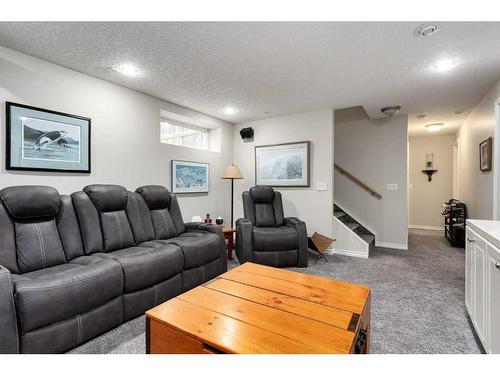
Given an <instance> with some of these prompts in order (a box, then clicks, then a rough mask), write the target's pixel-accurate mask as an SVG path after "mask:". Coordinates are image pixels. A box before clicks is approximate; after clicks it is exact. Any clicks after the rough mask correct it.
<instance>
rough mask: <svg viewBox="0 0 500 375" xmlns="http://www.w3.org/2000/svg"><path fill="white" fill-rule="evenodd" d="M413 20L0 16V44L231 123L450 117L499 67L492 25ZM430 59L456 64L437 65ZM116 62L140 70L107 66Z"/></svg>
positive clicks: (499, 46) (499, 34) (499, 30)
mask: <svg viewBox="0 0 500 375" xmlns="http://www.w3.org/2000/svg"><path fill="white" fill-rule="evenodd" d="M418 25H419V23H415V22H401V23H338V22H337V23H334V22H327V23H307V22H302V23H274V22H273V23H253V22H250V23H221V22H214V23H199V22H191V23H179V22H173V23H172V22H169V23H158V22H149V23H129V22H125V23H121V22H104V23H96V22H83V23H54V22H47V23H20V22H0V45H3V46H6V47H10V48H13V49H16V50H19V51H22V52H26V53H28V54H31V55H34V56H37V57H40V58H42V59H45V60H48V61H51V62H54V63H56V64H60V65H63V66H66V67H69V68H72V69H75V70H77V71H80V72H83V73H87V74H90V75H92V76H96V77H99V78H103V79H105V80H108V81H111V82H115V83H117V84H120V85H123V86H126V87H129V88H132V89H135V90H138V91H141V92H144V93H147V94H150V95H153V96H156V97H158V98H161V99H165V100H167V101H171V102H174V103H176V104H179V105H183V106H186V107H189V108H192V109H195V110H198V111H200V112H204V113H206V114H209V115H212V116H215V117H218V118H221V119H224V120H227V121H229V122H241V121H251V120H257V119H261V118H265V117H272V116H278V115H284V114H290V113H297V112H303V111H309V110H316V109H322V108H329V107H332V108H344V107H351V106H357V105H361V106H363V107H364V108H365V110H366V112H367V113H368V115H369V116H370V117H379V116H380V113H379V109H380V108H381V107H383V106H387V105H392V104H400V105H402V106H403V110H402V113H409V114H419V113H434V114H435V115H436V116H448V117H446V119H448V120H450V121H451V120H453V116H452V114H453V112H454V111H456V110H470V108H471V107H472V106H474V105H475V104H477V103H478V102H479V100H480V99H481V97H482V96H483V95H484V94H485V93H486V91H487V90H488V89H489V87H490V86H491V85H492V84H493V83H494V81H495V80H496V79H498V77H499V76H500V53H499V51H500V23H438V25H439V27H440V30H439V31H438V32H437V33H435V34H433V35H431V36H429V37H426V38H417V37H415V36H414V34H413V30H414V29H415V28H416V27H417V26H418ZM438 58H453V59H455V60H456V61H458V62H459V64H458V66H457V67H456V68H455V69H454V70H453V71H451V72H448V73H445V74H443V73H436V72H433V71H432V69H430V66H431V65H432V64H433V63H434V62H435V61H436V59H438ZM124 62H128V63H133V64H136V65H137V66H138V67H140V69H142V70H143V71H144V74H143V75H142V76H139V77H134V78H130V77H125V76H122V75H120V74H118V73H116V72H114V71H113V70H110V67H112V66H115V65H117V64H120V63H124ZM226 106H232V107H235V108H237V109H238V110H239V111H238V112H237V113H236V114H233V115H227V114H225V113H224V111H223V108H224V107H226ZM462 120H463V119H462Z"/></svg>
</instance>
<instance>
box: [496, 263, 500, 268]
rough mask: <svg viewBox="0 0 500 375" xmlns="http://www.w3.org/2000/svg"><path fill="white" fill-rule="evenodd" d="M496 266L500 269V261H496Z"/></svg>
mask: <svg viewBox="0 0 500 375" xmlns="http://www.w3.org/2000/svg"><path fill="white" fill-rule="evenodd" d="M495 268H496V269H497V270H500V263H499V262H495Z"/></svg>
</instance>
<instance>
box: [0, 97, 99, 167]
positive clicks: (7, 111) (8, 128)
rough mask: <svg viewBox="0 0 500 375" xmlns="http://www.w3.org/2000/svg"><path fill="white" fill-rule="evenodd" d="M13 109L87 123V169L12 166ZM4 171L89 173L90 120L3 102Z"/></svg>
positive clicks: (90, 157) (90, 155)
mask: <svg viewBox="0 0 500 375" xmlns="http://www.w3.org/2000/svg"><path fill="white" fill-rule="evenodd" d="M14 107H17V108H22V109H27V110H33V111H38V112H45V113H48V114H53V115H57V116H64V117H69V118H73V119H77V120H81V121H85V122H87V127H88V140H87V150H86V151H87V158H88V160H87V168H85V169H61V168H50V167H49V168H45V167H40V168H38V167H21V166H16V165H13V164H12V160H11V151H12V145H11V141H12V139H11V138H12V137H11V131H12V122H11V120H12V118H11V111H12V109H13V108H14ZM5 117H6V121H5V127H6V129H5V153H6V156H5V169H6V170H9V171H33V172H62V173H91V170H92V169H91V161H92V154H91V149H92V147H91V143H92V142H91V140H92V131H91V130H92V120H91V119H90V118H88V117H83V116H79V115H74V114H70V113H65V112H60V111H54V110H50V109H46V108H40V107H35V106H30V105H26V104H20V103H14V102H9V101H6V102H5Z"/></svg>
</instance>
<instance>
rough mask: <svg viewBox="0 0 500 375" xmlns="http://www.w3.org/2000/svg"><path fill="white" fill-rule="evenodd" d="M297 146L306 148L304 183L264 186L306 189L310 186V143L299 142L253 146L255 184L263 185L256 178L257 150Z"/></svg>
mask: <svg viewBox="0 0 500 375" xmlns="http://www.w3.org/2000/svg"><path fill="white" fill-rule="evenodd" d="M298 144H304V145H305V147H306V157H307V160H306V161H305V165H306V168H307V173H306V182H305V183H303V184H265V185H266V186H271V187H277V188H280V187H285V188H287V187H292V188H308V187H310V186H311V141H300V142H288V143H277V144H272V145H261V146H255V149H254V159H255V184H256V185H264V184H260V183H259V178H258V163H257V150H258V149H265V148H270V147H278V146H291V145H298Z"/></svg>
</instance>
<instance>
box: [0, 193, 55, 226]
mask: <svg viewBox="0 0 500 375" xmlns="http://www.w3.org/2000/svg"><path fill="white" fill-rule="evenodd" d="M0 199H2V202H3V203H4V205H5V207H6V208H7V210H8V211H9V213H10V215H11V216H12V217H14V218H15V219H21V220H22V219H24V220H26V219H41V218H53V217H55V216H56V215H57V214H58V213H59V206H60V204H61V201H60V198H59V193H58V192H57V190H56V189H54V188H53V187H50V186H11V187H7V188H5V189H3V190H1V191H0Z"/></svg>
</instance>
